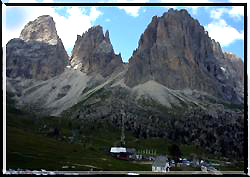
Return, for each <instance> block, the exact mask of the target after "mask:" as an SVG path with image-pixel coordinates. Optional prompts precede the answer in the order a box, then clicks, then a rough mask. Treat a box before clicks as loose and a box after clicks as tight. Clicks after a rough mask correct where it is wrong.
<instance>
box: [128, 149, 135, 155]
mask: <svg viewBox="0 0 250 177" xmlns="http://www.w3.org/2000/svg"><path fill="white" fill-rule="evenodd" d="M126 151H127V152H128V153H131V154H135V153H136V150H135V148H126Z"/></svg>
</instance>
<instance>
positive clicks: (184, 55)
mask: <svg viewBox="0 0 250 177" xmlns="http://www.w3.org/2000/svg"><path fill="white" fill-rule="evenodd" d="M239 62H240V60H239ZM229 65H230V67H229ZM231 65H233V64H232V62H231V61H230V60H228V59H227V56H226V55H225V54H224V53H223V52H222V50H221V47H220V45H219V43H217V42H215V41H214V40H212V39H211V38H210V37H209V36H208V32H206V31H205V30H204V28H203V27H202V26H201V25H200V24H199V22H198V21H197V20H195V19H193V18H192V17H191V16H190V15H189V14H188V12H187V11H186V10H180V11H178V10H173V9H170V10H169V11H168V12H166V13H164V14H163V16H162V17H156V16H154V17H153V18H152V21H151V23H150V24H149V25H148V27H147V28H146V30H145V32H144V33H143V34H142V35H141V38H140V40H139V46H138V48H137V49H136V50H135V51H134V52H133V56H132V57H131V58H130V60H129V67H128V72H127V75H126V78H125V83H126V84H127V85H128V86H129V87H134V86H136V85H138V84H141V83H145V82H146V81H148V80H155V81H157V82H159V83H161V84H163V85H165V86H167V87H168V88H171V89H179V90H182V89H186V88H190V89H192V90H199V91H204V92H207V93H209V94H211V95H213V96H216V97H220V98H221V97H222V98H223V99H224V100H227V101H231V102H237V103H239V102H242V98H243V97H242V96H243V95H241V94H239V93H238V92H239V90H241V91H240V92H241V93H243V92H244V90H243V87H242V86H243V85H242V84H240V85H237V84H232V82H234V81H235V79H236V78H235V77H234V76H233V75H231V73H233V72H241V73H242V72H243V68H242V67H231ZM239 65H241V64H239ZM223 68H226V69H228V70H230V71H228V73H230V74H225V73H224V71H223Z"/></svg>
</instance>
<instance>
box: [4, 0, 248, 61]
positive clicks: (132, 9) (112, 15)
mask: <svg viewBox="0 0 250 177" xmlns="http://www.w3.org/2000/svg"><path fill="white" fill-rule="evenodd" d="M245 1H246V0H238V1H237V0H225V1H218V0H199V1H195V0H175V1H170V0H158V1H157V0H96V1H88V2H107V3H108V2H118V3H119V2H132V3H133V2H140V3H148V5H149V6H108V7H105V6H98V3H97V5H96V6H95V7H92V6H89V7H86V6H81V7H79V6H73V7H70V6H43V7H42V6H23V7H21V6H19V7H18V6H15V7H10V6H5V7H3V13H4V14H3V17H5V19H6V21H4V20H3V22H4V23H3V26H6V31H5V32H4V35H3V46H4V45H6V43H7V42H8V41H9V40H10V39H12V38H17V37H19V35H20V33H21V30H22V29H23V27H24V26H25V24H27V23H28V22H29V21H32V20H35V19H36V18H37V17H38V16H40V15H51V16H52V17H53V19H54V21H55V23H56V28H57V32H58V35H59V37H60V38H61V39H62V41H63V44H64V47H65V49H66V51H67V53H68V54H69V55H71V51H72V49H73V47H74V43H75V41H76V38H77V35H82V34H83V32H85V31H86V30H88V29H89V28H90V27H92V26H96V25H101V26H102V27H103V30H104V33H105V31H106V30H109V36H110V40H111V43H112V45H113V48H114V51H115V53H116V54H119V53H121V56H122V59H123V61H124V62H128V59H129V58H130V57H131V56H132V53H133V51H134V50H135V49H136V48H137V47H138V41H139V38H140V36H141V34H142V33H143V32H144V30H145V29H146V27H147V25H148V24H149V23H150V21H151V20H152V17H153V16H155V15H156V16H162V15H163V13H164V12H166V11H168V9H169V8H174V9H186V10H188V12H189V13H190V14H191V16H192V17H193V18H194V19H197V20H198V21H199V22H200V24H201V25H202V26H204V28H205V30H206V31H208V34H209V36H210V37H211V38H213V39H215V40H216V41H218V42H219V43H220V45H221V47H222V48H223V50H224V51H226V52H232V53H234V54H236V56H238V57H240V58H242V59H243V58H244V51H243V50H244V48H243V46H244V43H243V42H244V23H243V22H244V19H243V18H244V9H243V7H239V6H238V7H237V6H214V7H211V6H210V7H208V6H207V7H206V6H195V7H188V6H186V7H183V6H182V7H180V6H171V7H169V6H167V7H166V6H150V3H151V2H161V3H171V2H184V3H185V2H238V3H239V2H245ZM3 2H4V3H5V2H10V3H12V2H15V3H17V2H22V3H24V2H31V3H44V2H45V3H56V2H61V3H62V2H87V1H82V0H81V1H80V0H74V1H73V0H72V1H69V0H67V1H66V0H22V1H20V0H4V1H3ZM38 5H39V4H38Z"/></svg>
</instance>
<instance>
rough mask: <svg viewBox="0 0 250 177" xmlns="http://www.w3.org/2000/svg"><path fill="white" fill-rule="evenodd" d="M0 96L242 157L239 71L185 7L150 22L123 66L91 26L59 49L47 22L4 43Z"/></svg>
mask: <svg viewBox="0 0 250 177" xmlns="http://www.w3.org/2000/svg"><path fill="white" fill-rule="evenodd" d="M6 50H7V51H6V61H7V68H6V76H7V81H6V84H7V92H9V93H11V98H12V99H13V100H15V106H16V107H17V108H18V109H22V110H26V111H28V112H32V113H35V114H37V115H38V116H41V115H53V116H63V117H67V118H68V119H70V120H78V121H79V125H81V126H83V127H84V126H87V124H88V122H95V121H96V122H102V121H107V122H110V123H111V124H112V125H113V126H115V127H121V126H122V125H121V121H120V119H121V117H122V116H125V129H126V130H128V131H131V132H132V133H134V134H135V135H136V136H137V137H138V138H148V137H164V138H167V139H170V140H175V141H176V142H178V143H184V144H195V145H197V146H200V147H203V148H205V149H206V150H207V151H209V152H212V153H214V154H222V155H225V156H234V157H239V158H242V157H243V128H244V121H243V120H244V108H243V105H244V66H243V62H242V60H241V59H240V58H238V57H236V56H235V55H234V54H231V53H227V52H223V50H222V48H221V46H220V44H219V43H218V42H216V41H215V40H214V39H211V38H210V37H209V34H208V32H207V31H205V29H204V27H203V26H201V25H200V23H199V22H198V20H195V19H193V18H192V17H191V16H190V15H189V13H188V12H187V11H186V10H174V9H170V10H169V11H168V12H166V13H164V14H163V15H162V16H161V17H157V16H154V17H152V20H151V22H150V23H149V24H148V26H147V28H146V29H145V31H144V33H143V34H142V35H141V37H140V40H139V42H138V47H137V49H135V50H134V52H133V54H132V56H131V58H130V59H129V63H123V61H122V58H121V55H120V54H115V52H114V49H113V46H112V44H111V41H110V38H109V31H106V32H105V33H104V32H103V29H102V27H101V26H99V25H98V26H94V27H91V28H90V29H89V30H88V31H86V32H84V33H83V34H82V35H81V36H80V35H78V36H77V39H76V42H75V45H74V48H73V50H72V55H71V57H69V56H68V55H67V53H66V51H65V48H64V46H63V43H62V40H61V39H60V37H59V36H58V34H57V31H56V27H55V22H54V21H53V18H52V17H51V16H48V15H44V16H40V17H38V18H37V19H36V20H34V21H31V22H29V23H28V24H27V25H26V26H25V27H24V29H23V30H22V32H21V34H20V37H19V38H15V39H12V40H10V41H9V42H8V44H7V46H6Z"/></svg>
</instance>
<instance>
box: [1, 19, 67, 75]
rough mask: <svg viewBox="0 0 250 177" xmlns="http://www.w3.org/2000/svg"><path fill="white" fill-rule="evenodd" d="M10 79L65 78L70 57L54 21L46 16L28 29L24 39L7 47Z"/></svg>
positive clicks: (15, 41) (30, 23)
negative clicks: (59, 76) (62, 75)
mask: <svg viewBox="0 0 250 177" xmlns="http://www.w3.org/2000/svg"><path fill="white" fill-rule="evenodd" d="M6 61H7V69H6V71H7V73H6V74H7V77H10V78H17V77H21V78H26V79H37V80H47V79H49V78H51V77H54V76H56V75H59V74H61V73H62V72H63V71H64V69H65V67H66V65H68V63H69V60H68V55H67V53H66V51H65V49H64V46H63V43H62V41H61V39H60V38H59V37H58V35H57V32H56V27H55V22H54V21H53V18H52V17H50V16H48V15H44V16H40V17H38V18H37V19H36V20H34V21H31V22H29V23H28V24H27V25H25V27H24V29H23V30H22V32H21V35H20V38H16V39H12V40H10V41H9V42H8V44H7V46H6Z"/></svg>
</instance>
